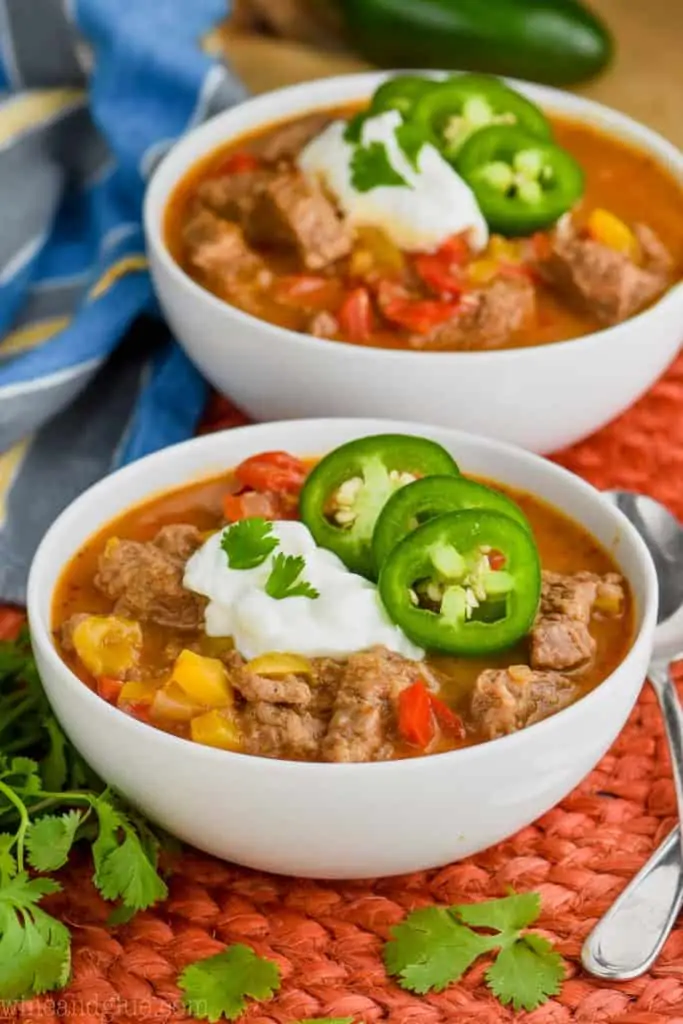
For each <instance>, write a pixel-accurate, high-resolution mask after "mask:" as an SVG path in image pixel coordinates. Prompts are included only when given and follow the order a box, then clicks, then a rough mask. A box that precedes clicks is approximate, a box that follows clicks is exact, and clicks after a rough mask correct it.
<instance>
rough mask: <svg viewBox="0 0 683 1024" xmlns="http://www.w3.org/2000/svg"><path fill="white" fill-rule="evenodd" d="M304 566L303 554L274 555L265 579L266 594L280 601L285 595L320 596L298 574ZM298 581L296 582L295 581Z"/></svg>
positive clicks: (312, 598) (313, 597)
mask: <svg viewBox="0 0 683 1024" xmlns="http://www.w3.org/2000/svg"><path fill="white" fill-rule="evenodd" d="M305 568H306V560H305V559H304V556H303V555H282V554H280V555H275V557H274V558H273V566H272V568H271V570H270V576H269V577H268V579H267V580H266V594H268V596H269V597H274V598H275V599H276V600H278V601H281V600H282V599H283V598H285V597H310V598H311V600H314V599H315V598H316V597H320V593H319V591H317V590H316V589H315V587H312V586H311V584H310V583H308V582H307V581H306V580H299V576H300V575H301V573H302V572H303V571H304V569H305ZM297 581H298V582H297Z"/></svg>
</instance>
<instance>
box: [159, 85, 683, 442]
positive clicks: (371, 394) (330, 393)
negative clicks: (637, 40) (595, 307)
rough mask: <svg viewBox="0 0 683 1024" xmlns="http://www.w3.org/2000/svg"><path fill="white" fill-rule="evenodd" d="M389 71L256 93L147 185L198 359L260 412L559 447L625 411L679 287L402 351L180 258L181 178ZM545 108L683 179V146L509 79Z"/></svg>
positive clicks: (657, 347) (246, 406) (174, 299)
mask: <svg viewBox="0 0 683 1024" xmlns="http://www.w3.org/2000/svg"><path fill="white" fill-rule="evenodd" d="M384 77H386V75H385V74H383V73H380V74H376V73H373V74H362V75H349V76H342V77H339V78H330V79H325V80H321V81H318V82H313V83H305V84H304V85H297V86H294V87H292V88H288V89H281V90H278V91H277V92H272V93H268V94H267V95H264V96H260V97H258V98H257V99H253V100H249V101H248V102H246V103H243V104H240V105H239V106H237V107H234V108H233V109H231V110H229V111H227V112H226V113H224V114H221V115H219V116H218V117H216V118H214V119H213V120H211V121H209V122H208V123H206V124H204V125H202V126H201V127H199V128H196V129H195V130H194V131H191V132H190V133H189V134H188V135H186V136H185V137H184V138H183V139H182V140H181V141H180V142H179V143H178V144H177V145H176V146H175V147H174V148H173V149H172V150H171V152H170V153H169V154H168V156H167V157H166V158H165V160H164V161H163V162H162V163H161V164H160V166H159V168H158V169H157V171H156V173H155V174H154V177H153V178H152V181H151V183H150V185H149V188H148V190H147V197H146V200H145V212H144V220H145V230H146V235H147V245H148V251H149V259H150V265H151V270H152V277H153V279H154V283H155V286H156V290H157V294H158V296H159V300H160V302H161V305H162V308H163V310H164V313H165V314H166V317H167V318H168V321H169V323H170V325H171V327H172V329H173V331H174V332H175V334H176V336H177V337H178V339H179V340H180V342H181V343H182V345H183V346H184V347H185V349H186V351H187V353H188V354H189V356H190V358H191V359H192V360H193V361H194V362H195V363H196V365H197V366H198V367H199V368H200V370H201V371H202V372H203V373H204V374H205V375H206V377H207V378H208V379H209V380H210V381H211V383H212V384H214V385H215V386H216V387H217V388H218V389H219V390H220V391H222V392H224V393H225V394H227V395H229V396H230V397H231V398H232V399H233V400H234V401H235V402H236V403H237V404H238V405H239V406H241V407H242V409H243V410H244V411H245V412H246V413H248V414H249V415H250V416H251V417H252V418H253V419H255V420H267V419H289V418H291V417H298V416H301V415H304V416H368V415H371V416H399V417H400V416H405V415H409V416H410V417H412V418H413V419H416V420H420V421H422V422H425V423H432V424H435V425H439V426H446V427H456V428H459V429H462V430H470V431H472V432H474V433H478V434H482V435H485V436H489V437H497V438H500V439H501V440H504V441H509V442H511V443H514V444H519V445H521V446H522V447H524V448H528V449H530V450H531V451H537V452H542V453H546V452H550V451H556V450H557V449H559V448H561V447H563V446H565V445H568V444H570V443H573V442H574V441H577V440H579V439H580V438H582V437H585V436H587V435H588V434H590V433H592V432H593V431H594V430H596V429H597V428H598V427H600V426H602V425H603V424H605V423H606V422H608V421H609V420H611V419H612V418H613V417H614V416H616V415H617V414H618V413H620V412H621V411H622V410H624V409H625V408H627V406H629V405H630V404H631V403H632V402H633V401H635V399H636V398H638V396H639V395H640V394H642V393H643V392H644V391H645V390H646V389H647V388H648V387H649V386H650V385H651V384H652V383H653V381H654V380H655V379H656V378H657V377H658V376H659V374H660V373H661V372H662V371H663V370H664V368H665V367H666V366H667V365H668V364H669V363H670V362H671V360H672V359H673V357H674V355H675V354H676V352H677V350H678V347H679V344H680V342H681V340H683V286H682V285H677V286H676V287H674V288H672V289H671V290H670V291H669V292H668V293H667V294H666V295H665V296H664V297H663V298H662V299H661V300H660V301H659V302H658V303H657V304H656V305H655V306H653V307H652V308H651V309H649V310H647V311H646V312H645V313H643V314H641V315H640V316H637V317H634V318H633V319H631V320H628V321H627V322H625V323H623V324H620V325H619V326H617V327H613V328H611V329H609V330H604V331H599V332H597V333H595V334H591V335H588V336H586V337H583V338H579V339H576V340H572V341H567V342H560V343H557V344H552V345H541V346H538V347H535V348H526V349H507V350H503V351H500V352H405V351H389V350H382V349H373V348H363V347H359V346H356V345H347V344H340V343H339V342H332V341H325V340H322V339H319V338H312V337H310V336H308V335H303V334H298V333H296V332H294V331H288V330H285V329H283V328H281V327H275V326H273V325H272V324H268V323H266V322H265V321H262V320H257V319H255V318H254V317H252V316H250V315H248V314H246V313H243V312H241V311H240V310H239V309H236V308H235V307H233V306H230V305H228V304H227V303H225V302H222V301H221V300H220V299H218V298H216V297H215V296H214V295H212V294H211V293H210V292H208V291H206V290H205V289H203V288H201V287H200V286H199V285H197V284H195V282H194V281H192V280H191V278H190V277H188V276H187V275H186V274H185V273H184V272H183V271H182V270H181V269H180V267H179V266H178V264H177V263H175V261H174V260H173V259H172V258H171V255H170V253H169V251H168V249H167V248H166V245H165V243H164V238H163V230H162V224H163V217H164V211H165V208H166V205H167V202H168V199H169V196H170V194H171V193H172V192H173V189H174V186H175V185H176V184H177V182H178V180H179V179H180V178H182V176H183V175H184V174H185V172H186V171H187V170H188V169H189V168H190V167H192V166H193V165H194V164H195V163H196V161H197V160H198V159H199V158H200V157H201V156H203V155H204V154H205V153H207V152H210V151H211V150H212V149H214V148H215V147H216V146H217V145H218V144H219V143H221V142H224V141H227V140H229V139H231V138H233V137H236V136H239V135H241V134H242V133H243V132H246V131H250V130H253V129H255V128H258V127H259V126H262V125H263V126H265V125H267V124H268V123H270V122H272V121H277V120H280V119H282V118H287V117H289V116H293V115H296V114H299V113H303V112H305V111H308V110H310V109H311V108H316V107H326V106H333V105H335V104H341V103H345V102H347V101H352V100H362V99H364V98H366V97H368V96H369V95H370V94H371V93H372V92H373V90H374V89H375V88H376V87H377V85H378V83H379V82H380V81H382V80H383V78H384ZM513 84H514V85H515V87H516V88H518V89H520V90H521V91H522V92H524V93H525V94H526V95H527V96H529V97H530V98H531V99H533V100H535V101H536V102H537V103H540V104H541V105H542V106H543V107H544V108H545V109H547V110H550V111H556V112H558V113H560V114H564V115H567V116H569V117H573V118H577V119H580V120H582V121H586V122H588V123H590V124H593V125H596V126H597V127H599V128H601V129H603V130H605V131H608V132H610V133H613V134H614V135H616V136H619V137H620V138H623V139H626V140H628V141H629V142H632V143H634V144H636V145H637V146H639V147H640V148H642V149H643V150H645V151H646V152H647V153H649V154H650V155H652V156H653V157H655V158H656V159H657V160H658V161H659V162H660V163H661V164H662V165H663V166H664V167H666V168H668V169H669V171H670V172H671V173H672V174H673V175H674V176H675V177H676V178H678V179H679V180H680V181H681V184H682V186H683V153H681V152H680V151H679V150H677V149H676V148H675V147H674V146H672V145H671V144H670V143H668V142H666V141H665V140H664V139H663V138H661V137H660V136H658V135H656V134H655V133H654V132H652V131H650V130H649V129H647V128H644V127H643V126H642V125H639V124H637V123H636V122H635V121H632V120H631V119H630V118H628V117H625V116H624V115H623V114H618V113H616V112H615V111H613V110H609V109H608V108H606V107H603V106H600V105H598V104H596V103H591V102H589V101H588V100H586V99H582V98H581V97H579V96H574V95H571V94H569V93H565V92H559V91H557V90H554V89H548V88H542V87H540V86H531V85H526V84H522V83H513Z"/></svg>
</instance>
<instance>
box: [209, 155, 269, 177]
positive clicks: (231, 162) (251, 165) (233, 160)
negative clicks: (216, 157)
mask: <svg viewBox="0 0 683 1024" xmlns="http://www.w3.org/2000/svg"><path fill="white" fill-rule="evenodd" d="M260 166H261V161H260V160H259V159H258V157H256V156H254V154H253V153H244V152H240V153H231V154H230V156H229V157H227V158H226V159H225V160H224V161H222V163H220V164H219V165H218V166H217V167H216V169H215V171H214V174H215V175H216V176H217V177H218V176H219V175H223V174H246V173H248V172H249V171H255V170H257V169H258V168H259V167H260Z"/></svg>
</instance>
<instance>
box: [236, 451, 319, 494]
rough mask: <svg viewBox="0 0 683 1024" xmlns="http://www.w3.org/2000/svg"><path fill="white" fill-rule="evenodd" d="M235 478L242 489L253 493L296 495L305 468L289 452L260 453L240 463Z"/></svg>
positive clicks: (302, 479) (299, 488)
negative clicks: (282, 492) (271, 492)
mask: <svg viewBox="0 0 683 1024" xmlns="http://www.w3.org/2000/svg"><path fill="white" fill-rule="evenodd" d="M235 476H236V478H237V480H238V481H239V483H240V484H241V485H242V487H246V488H249V489H251V490H254V491H275V492H276V493H278V492H280V491H285V492H289V493H298V492H299V491H300V490H301V485H302V484H303V482H304V480H305V478H306V467H305V465H304V464H303V462H302V461H301V459H297V458H296V456H294V455H290V454H289V452H262V453H261V454H260V455H252V457H251V458H250V459H245V460H244V462H241V463H240V465H239V466H238V467H237V469H236V470H235Z"/></svg>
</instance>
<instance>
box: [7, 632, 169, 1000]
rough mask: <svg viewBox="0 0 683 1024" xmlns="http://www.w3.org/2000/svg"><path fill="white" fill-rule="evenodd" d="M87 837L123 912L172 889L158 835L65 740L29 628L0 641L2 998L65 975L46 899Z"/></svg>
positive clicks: (106, 890) (39, 988)
mask: <svg viewBox="0 0 683 1024" xmlns="http://www.w3.org/2000/svg"><path fill="white" fill-rule="evenodd" d="M29 755H30V756H29ZM81 841H83V842H87V843H90V844H91V846H92V855H93V861H94V875H93V879H94V882H95V885H96V887H97V888H98V889H99V891H100V893H101V894H102V896H104V898H105V899H107V900H112V901H116V902H117V904H118V906H117V909H116V910H115V911H114V915H116V916H118V918H119V920H121V919H126V918H128V917H131V916H132V915H133V914H134V913H136V912H137V911H138V910H142V909H144V908H146V907H149V906H151V904H153V903H155V902H156V901H157V900H161V899H164V898H165V896H166V894H167V889H166V884H165V882H164V881H163V879H162V878H161V876H160V874H159V872H158V870H157V859H158V854H159V848H160V838H159V837H158V836H157V835H156V834H155V833H154V832H153V831H152V829H151V827H150V826H149V825H148V824H147V823H146V822H145V821H144V820H143V819H142V818H141V817H139V816H138V815H137V813H136V812H135V811H133V810H132V809H131V808H129V807H127V806H126V805H125V803H124V802H123V801H122V800H121V798H120V797H118V796H117V795H116V794H115V793H113V792H112V791H111V790H110V789H109V788H107V787H106V786H105V784H104V783H103V782H102V781H101V780H100V779H98V778H97V777H96V776H95V775H94V774H93V772H92V771H91V770H90V769H89V768H88V767H87V765H86V764H85V763H84V762H83V761H82V759H81V758H80V756H79V754H78V753H77V752H76V750H75V749H74V748H73V747H72V746H71V744H70V743H69V741H68V740H67V738H66V736H65V735H64V733H63V732H62V729H61V727H60V725H59V723H58V722H57V719H56V718H55V717H54V715H53V714H52V711H51V709H50V706H49V704H48V701H47V698H46V697H45V694H44V692H43V689H42V686H41V683H40V680H39V677H38V673H37V671H36V666H35V663H34V661H33V656H32V654H31V648H30V643H29V640H28V634H27V633H26V632H24V633H22V635H21V636H20V637H19V639H18V640H17V641H15V642H3V643H0V1001H3V1002H12V1001H15V1000H18V999H25V998H30V997H31V996H34V995H40V994H41V993H43V992H47V991H51V990H53V989H58V988H61V987H63V986H64V985H65V984H66V983H67V981H68V979H69V974H70V970H71V934H70V932H69V929H68V928H66V927H65V925H63V924H62V923H61V921H59V920H57V919H56V918H55V917H53V916H52V915H51V914H50V913H49V910H47V909H45V907H44V906H42V901H43V899H44V898H45V897H48V896H51V895H53V894H55V893H58V892H59V891H60V888H61V887H60V885H59V883H58V882H57V881H56V880H55V879H53V878H50V877H45V876H49V875H50V874H51V873H52V872H54V871H57V870H59V868H61V867H63V866H64V864H66V862H67V859H68V857H69V854H70V852H71V850H72V848H73V846H74V844H75V843H77V842H81Z"/></svg>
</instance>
